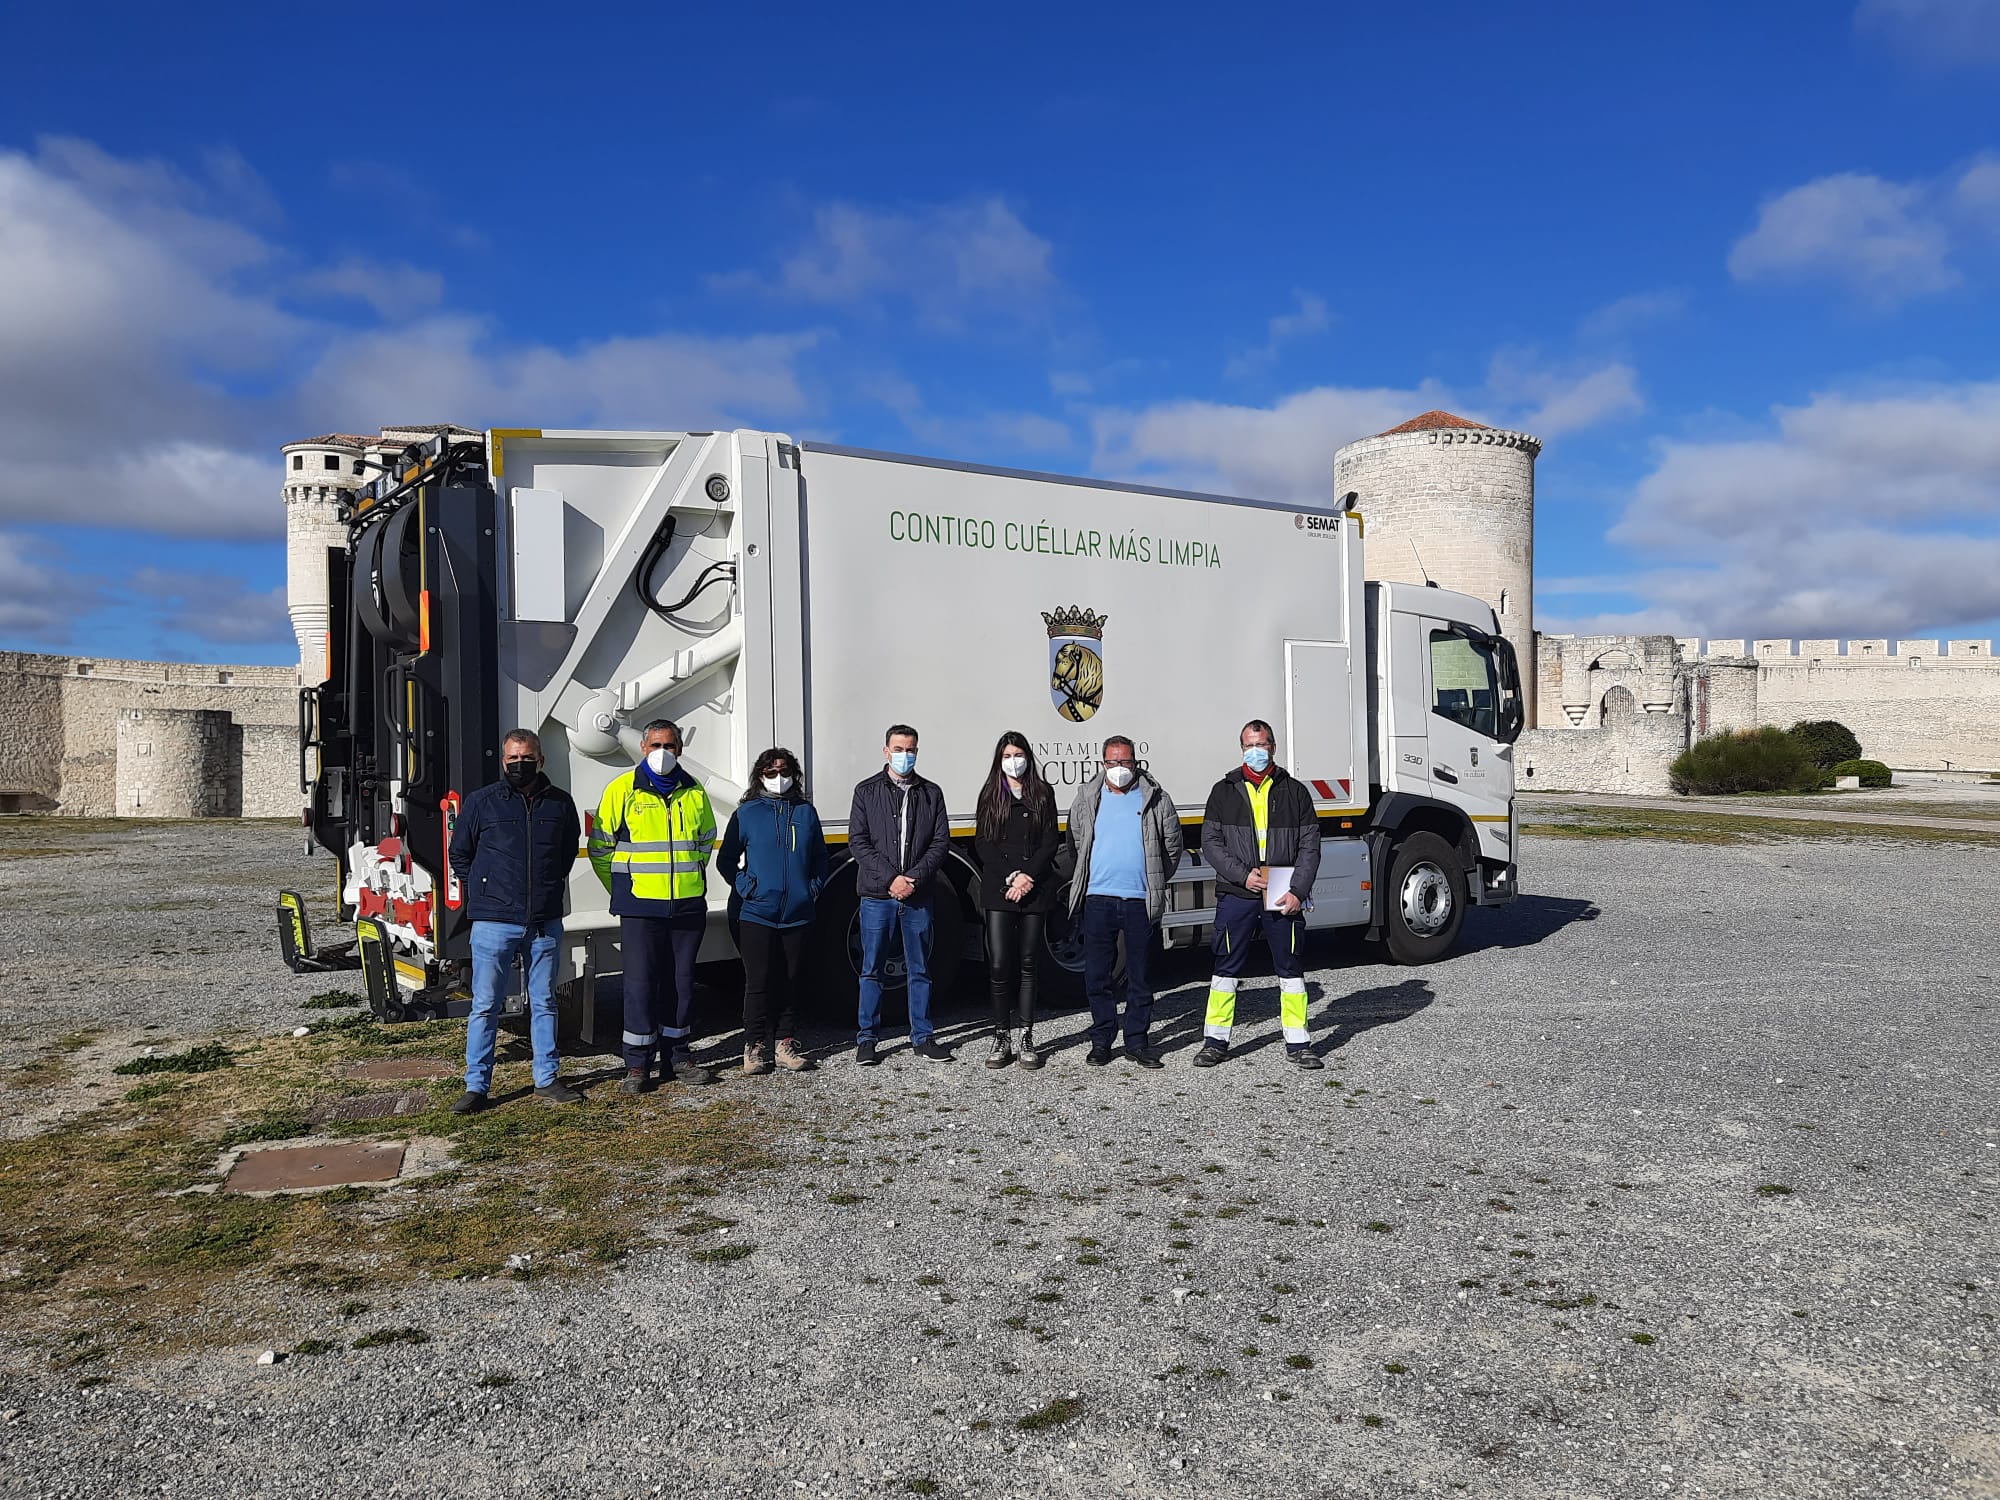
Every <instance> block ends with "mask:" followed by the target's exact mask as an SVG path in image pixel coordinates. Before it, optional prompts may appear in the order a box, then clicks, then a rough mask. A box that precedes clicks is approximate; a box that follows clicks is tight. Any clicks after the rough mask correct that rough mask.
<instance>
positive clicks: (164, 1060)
mask: <svg viewBox="0 0 2000 1500" xmlns="http://www.w3.org/2000/svg"><path fill="white" fill-rule="evenodd" d="M235 1062H236V1057H235V1054H234V1053H232V1052H231V1051H230V1050H229V1048H228V1047H227V1046H225V1045H224V1044H223V1043H221V1042H204V1043H202V1044H201V1045H200V1046H198V1047H190V1048H188V1049H187V1051H185V1052H156V1053H154V1054H153V1055H152V1056H151V1057H135V1058H133V1059H132V1060H131V1061H130V1062H124V1063H120V1064H119V1065H118V1066H117V1067H115V1068H113V1069H112V1070H111V1071H112V1072H114V1073H117V1074H120V1075H121V1076H124V1077H128V1078H129V1077H133V1076H135V1075H137V1074H141V1073H213V1072H214V1071H215V1070H216V1069H217V1068H227V1067H231V1066H234V1064H235Z"/></svg>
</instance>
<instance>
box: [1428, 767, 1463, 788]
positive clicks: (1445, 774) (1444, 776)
mask: <svg viewBox="0 0 2000 1500" xmlns="http://www.w3.org/2000/svg"><path fill="white" fill-rule="evenodd" d="M1431 775H1433V776H1435V777H1437V779H1438V780H1439V781H1448V782H1450V783H1451V784H1452V785H1453V786H1457V785H1458V773H1457V772H1456V771H1453V770H1451V769H1450V768H1449V767H1447V766H1440V765H1433V766H1432V767H1431Z"/></svg>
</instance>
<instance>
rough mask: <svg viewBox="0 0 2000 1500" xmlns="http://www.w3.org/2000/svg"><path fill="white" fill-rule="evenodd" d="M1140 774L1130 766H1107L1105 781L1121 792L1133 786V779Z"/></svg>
mask: <svg viewBox="0 0 2000 1500" xmlns="http://www.w3.org/2000/svg"><path fill="white" fill-rule="evenodd" d="M1138 774H1139V773H1138V772H1137V771H1135V770H1133V769H1132V767H1130V766H1106V767H1105V768H1104V779H1105V780H1106V781H1108V782H1110V783H1111V784H1112V785H1113V786H1115V787H1117V788H1118V790H1119V791H1121V792H1122V791H1124V790H1125V788H1126V787H1128V786H1130V785H1131V784H1132V778H1133V777H1135V776H1137V775H1138Z"/></svg>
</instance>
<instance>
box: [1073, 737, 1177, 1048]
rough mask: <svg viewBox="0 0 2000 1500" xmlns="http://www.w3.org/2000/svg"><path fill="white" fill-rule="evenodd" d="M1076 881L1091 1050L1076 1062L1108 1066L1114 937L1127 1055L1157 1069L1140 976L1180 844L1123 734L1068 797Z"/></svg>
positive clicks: (1147, 989) (1114, 1003)
mask: <svg viewBox="0 0 2000 1500" xmlns="http://www.w3.org/2000/svg"><path fill="white" fill-rule="evenodd" d="M1069 842H1070V850H1071V853H1072V855H1073V856H1074V862H1073V868H1074V869H1075V871H1076V874H1075V878H1074V879H1073V880H1072V882H1071V884H1070V893H1069V910H1070V917H1071V919H1072V920H1075V921H1077V922H1078V924H1079V931H1080V933H1081V935H1082V939H1083V980H1084V988H1085V992H1086V993H1087V994H1088V995H1089V997H1090V1052H1089V1054H1088V1055H1087V1056H1086V1057H1085V1058H1084V1061H1085V1062H1087V1063H1090V1064H1091V1065H1092V1066H1093V1067H1100V1068H1101V1067H1103V1066H1104V1065H1105V1064H1106V1063H1108V1062H1110V1061H1111V1042H1112V1038H1113V1037H1115V1036H1116V1035H1117V1033H1118V996H1117V992H1116V989H1115V987H1114V976H1115V974H1116V971H1117V968H1118V939H1119V938H1120V937H1123V938H1124V939H1125V1055H1126V1056H1127V1057H1129V1058H1131V1059H1132V1061H1133V1062H1135V1063H1137V1064H1138V1065H1139V1066H1140V1067H1142V1068H1158V1067H1160V1066H1162V1064H1161V1062H1160V1059H1159V1055H1158V1054H1157V1053H1155V1052H1154V1051H1153V1045H1152V1041H1151V1039H1150V1038H1149V1036H1148V1032H1149V1031H1150V1029H1151V1027H1152V1024H1153V987H1152V984H1151V982H1150V981H1149V980H1148V978H1147V976H1146V965H1147V963H1148V961H1149V960H1150V959H1151V957H1152V946H1153V931H1154V929H1155V928H1156V927H1157V926H1158V925H1159V921H1160V913H1161V912H1163V911H1165V910H1166V907H1167V882H1168V880H1170V879H1171V878H1172V877H1173V873H1174V871H1175V870H1177V869H1179V868H1180V863H1181V855H1182V853H1183V852H1184V848H1185V846H1184V844H1183V843H1182V840H1181V820H1180V814H1179V813H1178V812H1176V811H1175V809H1174V799H1173V798H1171V797H1169V796H1168V795H1167V793H1166V789H1165V788H1164V787H1162V786H1161V785H1160V784H1159V782H1157V781H1155V780H1154V779H1153V777H1152V775H1151V773H1150V772H1147V771H1142V770H1141V769H1140V768H1139V758H1138V752H1137V750H1136V749H1134V747H1133V744H1132V742H1131V741H1130V740H1128V739H1126V738H1125V736H1124V735H1122V734H1114V735H1113V736H1111V738H1110V739H1108V740H1106V741H1105V742H1104V769H1103V771H1102V773H1101V774H1100V775H1099V776H1098V777H1097V778H1096V779H1095V780H1093V781H1090V782H1087V783H1085V784H1084V786H1082V787H1081V788H1080V789H1079V790H1078V791H1077V794H1076V801H1075V802H1074V803H1072V804H1071V805H1070V810H1069Z"/></svg>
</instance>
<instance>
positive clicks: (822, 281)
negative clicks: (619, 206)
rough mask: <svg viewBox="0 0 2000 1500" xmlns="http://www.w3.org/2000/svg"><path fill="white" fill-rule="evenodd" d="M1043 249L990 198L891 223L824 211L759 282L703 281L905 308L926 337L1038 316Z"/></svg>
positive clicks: (892, 218)
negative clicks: (933, 331) (927, 329)
mask: <svg viewBox="0 0 2000 1500" xmlns="http://www.w3.org/2000/svg"><path fill="white" fill-rule="evenodd" d="M1052 254H1053V247H1052V246H1051V245H1050V244H1049V242H1048V241H1047V240H1045V239H1043V238H1042V237H1041V236H1040V235H1038V234H1036V233H1035V232H1034V231H1033V230H1031V229H1029V228H1028V226H1027V225H1026V224H1024V223H1023V222H1022V221H1021V218H1020V216H1019V215H1018V214H1016V213H1015V211H1014V210H1013V208H1012V207H1011V206H1009V205H1008V204H1007V203H1006V202H1005V201H1004V200H1002V199H999V198H977V199H968V200H965V201H963V202H959V203H949V204H941V205H937V206H933V207H927V208H922V209H916V210H910V211H906V212H901V213H894V212H884V211H880V210H876V209H869V208H862V207H860V206H859V205H857V204H852V203H832V204H827V205H825V206H824V207H822V208H820V209H819V210H818V211H817V212H816V213H815V214H814V216H813V230H812V235H811V237H810V238H809V239H808V241H807V242H806V243H805V244H804V245H803V246H802V247H800V248H799V249H798V250H796V251H795V252H793V253H792V254H791V255H790V256H788V257H786V258H785V259H784V261H782V262H781V263H780V264H779V266H778V268H777V270H776V271H775V272H773V273H771V274H769V275H765V274H762V273H759V272H755V271H735V272H729V273H726V274H723V275H718V276H712V277H710V278H709V283H710V285H711V286H712V287H714V288H716V289H717V290H721V291H759V292H764V293H768V294H770V295H773V296H777V297H780V298H784V299H787V300H792V301H799V302H808V303H816V304H820V305H823V306H829V307H845V308H873V307H880V306H882V305H884V304H887V303H889V302H892V301H907V302H908V303H909V304H910V305H911V306H912V307H914V309H915V310H916V312H917V314H918V316H919V317H920V318H922V319H923V320H924V321H925V322H926V323H928V324H930V325H932V326H933V327H938V328H946V329H956V328H959V327H961V326H963V325H964V324H966V323H969V322H977V321H982V320H986V319H990V318H995V317H1000V318H1020V317H1024V316H1027V317H1032V316H1036V315H1039V314H1040V313H1042V312H1043V311H1044V310H1045V309H1046V307H1047V305H1048V304H1049V302H1050V300H1051V298H1052V297H1053V296H1054V294H1055V291H1056V278H1055V273H1054V272H1053V271H1052V270H1051V268H1050V265H1049V262H1050V259H1051V257H1052Z"/></svg>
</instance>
